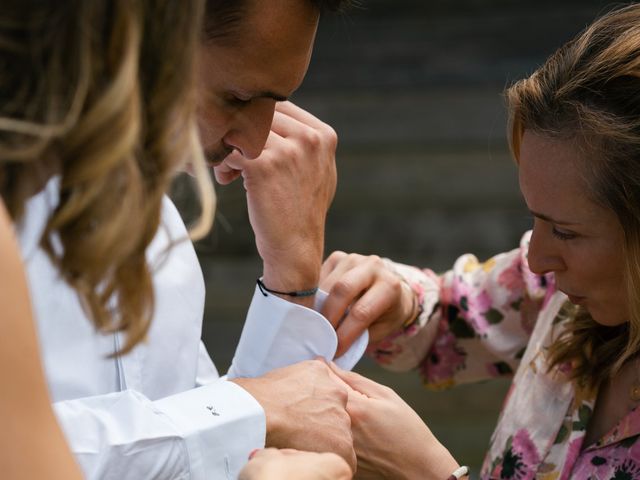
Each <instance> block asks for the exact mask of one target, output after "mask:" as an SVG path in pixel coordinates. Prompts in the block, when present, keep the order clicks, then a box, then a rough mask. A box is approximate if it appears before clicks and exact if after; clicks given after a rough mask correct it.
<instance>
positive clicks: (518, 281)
mask: <svg viewBox="0 0 640 480" xmlns="http://www.w3.org/2000/svg"><path fill="white" fill-rule="evenodd" d="M498 284H499V285H501V286H502V287H504V288H505V289H506V290H508V291H509V299H508V301H507V302H508V303H512V302H514V301H516V300H517V299H518V298H520V297H521V296H522V292H523V291H524V287H525V283H524V279H523V278H522V263H521V261H520V258H519V257H516V258H514V260H513V262H512V263H511V265H509V266H508V267H507V268H506V269H504V270H503V271H502V272H501V273H500V275H499V276H498Z"/></svg>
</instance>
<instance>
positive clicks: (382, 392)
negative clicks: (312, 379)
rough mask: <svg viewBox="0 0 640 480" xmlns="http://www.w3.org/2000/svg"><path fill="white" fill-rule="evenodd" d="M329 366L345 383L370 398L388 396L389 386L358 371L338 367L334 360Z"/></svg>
mask: <svg viewBox="0 0 640 480" xmlns="http://www.w3.org/2000/svg"><path fill="white" fill-rule="evenodd" d="M329 368H331V370H332V371H333V373H335V374H336V376H337V377H338V378H340V379H341V380H342V381H344V383H346V384H347V385H349V387H351V388H352V389H353V390H355V391H356V392H358V393H360V394H362V395H364V396H366V397H369V398H382V397H384V396H386V394H387V391H388V387H385V386H384V385H380V384H379V383H376V382H374V381H373V380H370V379H368V378H367V377H363V376H362V375H360V374H358V373H356V372H349V371H347V370H343V369H341V368H340V367H338V366H337V365H336V364H335V363H334V362H330V363H329Z"/></svg>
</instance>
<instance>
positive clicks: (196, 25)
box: [0, 0, 215, 353]
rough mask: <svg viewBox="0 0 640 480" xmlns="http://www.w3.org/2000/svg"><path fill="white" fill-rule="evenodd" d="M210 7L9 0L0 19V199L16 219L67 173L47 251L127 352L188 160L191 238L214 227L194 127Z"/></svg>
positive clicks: (143, 319) (145, 311) (138, 334)
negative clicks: (176, 180)
mask: <svg viewBox="0 0 640 480" xmlns="http://www.w3.org/2000/svg"><path fill="white" fill-rule="evenodd" d="M203 3H204V2H203V0H93V1H84V0H75V1H74V0H69V1H65V2H55V1H48V2H42V1H34V0H20V1H19V2H18V1H13V0H10V1H9V5H8V6H5V5H3V8H2V11H1V12H0V62H1V63H2V64H3V67H2V68H1V69H0V95H1V96H2V100H1V102H0V194H1V195H2V199H3V200H4V202H5V204H6V205H7V208H8V210H9V212H10V214H11V216H12V218H13V220H14V221H17V220H19V219H20V217H21V215H22V214H23V211H24V206H25V202H26V200H27V199H28V197H29V196H31V195H32V194H33V193H34V192H35V191H37V189H38V188H39V187H41V186H42V184H43V183H44V182H45V181H46V180H47V179H48V178H49V177H50V176H51V175H59V176H60V202H59V204H58V206H57V208H56V209H55V211H54V212H53V214H52V215H51V217H50V218H49V219H48V223H47V226H46V231H45V234H44V236H43V238H42V245H43V246H44V248H45V249H46V251H47V252H48V254H49V256H50V257H51V259H52V260H53V262H54V263H55V264H56V265H57V266H58V268H59V269H60V272H61V273H62V275H63V277H64V279H65V280H66V281H67V282H68V283H69V284H70V285H71V286H72V287H73V288H74V289H75V290H76V291H77V292H78V293H79V295H80V297H81V299H82V301H83V302H84V305H85V307H86V309H87V311H88V313H89V316H90V317H91V319H92V321H93V322H94V324H95V326H96V327H97V329H99V330H100V331H104V332H113V331H123V332H125V334H126V343H125V345H124V347H123V349H122V353H124V352H127V351H129V350H131V348H133V347H134V346H135V345H136V344H137V343H138V342H139V341H140V340H142V339H143V338H144V337H145V334H146V332H147V331H148V328H149V323H150V320H151V317H152V314H153V304H154V297H153V286H152V278H151V271H150V267H149V265H147V262H146V258H145V251H146V249H147V246H148V245H149V243H150V242H151V240H152V239H153V237H154V236H155V233H156V231H157V229H158V226H159V222H160V211H161V203H162V197H163V195H164V193H165V191H166V190H167V189H168V187H169V185H170V182H171V179H172V177H173V176H174V174H175V172H176V170H177V169H178V168H179V167H180V166H181V165H183V164H184V163H185V162H190V163H191V164H192V168H193V170H194V171H195V173H196V183H197V189H198V192H199V196H200V199H201V204H202V207H201V210H202V212H201V218H200V221H199V222H198V224H197V225H196V226H195V228H194V229H193V230H192V233H193V234H194V236H196V237H199V236H202V235H204V234H205V233H206V232H207V231H208V229H209V227H210V225H211V222H212V219H213V209H214V199H215V197H214V194H213V187H212V184H211V180H210V178H209V176H208V173H207V171H206V165H205V163H204V158H203V154H202V151H201V147H200V144H199V139H198V134H197V129H196V120H195V98H194V96H195V81H196V80H195V73H196V66H195V61H196V47H197V45H198V42H199V41H200V32H201V31H202V21H203V20H202V16H203V9H204V6H203ZM54 238H57V239H59V245H56V243H57V242H56V241H52V239H54ZM58 246H61V247H62V248H57V247H58Z"/></svg>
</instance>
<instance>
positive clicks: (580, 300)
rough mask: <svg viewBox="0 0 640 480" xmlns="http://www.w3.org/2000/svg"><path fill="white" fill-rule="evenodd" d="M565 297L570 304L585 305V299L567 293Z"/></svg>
mask: <svg viewBox="0 0 640 480" xmlns="http://www.w3.org/2000/svg"><path fill="white" fill-rule="evenodd" d="M566 295H567V297H568V298H569V301H570V302H571V303H573V304H574V305H583V306H584V305H585V304H586V302H587V297H580V296H578V295H571V294H569V293H566Z"/></svg>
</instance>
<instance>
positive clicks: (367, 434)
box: [323, 4, 640, 479]
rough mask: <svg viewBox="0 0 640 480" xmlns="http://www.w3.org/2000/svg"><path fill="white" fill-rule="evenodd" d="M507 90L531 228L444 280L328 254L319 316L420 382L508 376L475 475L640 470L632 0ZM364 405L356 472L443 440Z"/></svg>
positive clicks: (637, 123) (415, 459) (639, 237)
mask: <svg viewBox="0 0 640 480" xmlns="http://www.w3.org/2000/svg"><path fill="white" fill-rule="evenodd" d="M506 97H507V102H508V108H509V112H510V119H511V122H510V125H511V130H510V138H511V146H512V149H513V153H514V156H515V158H516V162H517V164H518V168H519V180H520V188H521V190H522V194H523V196H524V200H525V202H526V204H527V207H528V208H529V210H530V211H531V214H532V216H533V217H534V221H533V222H534V223H533V231H532V232H531V233H528V234H526V235H525V236H524V237H523V238H522V241H521V244H520V246H519V247H518V248H516V249H515V250H513V251H511V252H508V253H503V254H500V255H497V256H495V257H494V258H492V259H491V260H489V261H487V262H485V263H479V262H478V261H477V259H476V258H475V257H474V256H472V255H464V256H462V257H460V258H459V259H458V260H457V262H456V263H455V265H454V267H453V269H452V270H450V271H448V272H446V273H444V274H442V275H437V274H435V273H434V272H432V271H430V270H428V269H426V270H420V269H417V268H413V267H408V266H404V265H400V264H397V263H393V262H390V261H386V260H380V259H379V258H377V257H362V256H359V255H346V254H344V253H334V254H333V255H332V256H331V257H329V259H328V260H327V262H326V263H325V265H324V272H323V277H324V281H323V284H324V285H325V287H326V288H328V289H330V292H331V294H330V297H329V299H328V300H327V303H326V304H325V308H324V312H325V313H326V315H327V316H328V318H329V319H330V320H331V321H332V323H333V324H335V325H337V322H338V320H339V319H340V318H341V317H342V315H343V312H344V311H345V308H346V307H347V306H349V305H350V306H351V308H350V310H349V313H348V315H347V318H346V319H345V320H344V322H342V323H341V324H340V326H339V327H338V329H337V331H338V337H339V339H340V343H341V347H340V349H344V348H346V347H347V346H348V345H349V344H350V342H351V341H352V340H353V338H356V336H357V335H359V333H360V332H361V331H362V330H363V329H365V328H368V329H369V332H370V335H371V339H372V343H371V345H370V349H371V352H372V354H373V356H374V358H375V359H376V360H377V361H378V362H379V363H380V364H382V365H384V366H387V367H389V368H391V369H393V370H408V369H411V368H417V369H418V372H419V373H420V375H421V376H422V378H423V380H424V381H425V383H426V384H427V385H429V386H432V387H435V388H447V387H452V386H454V385H456V384H458V383H463V382H471V381H477V380H480V379H486V378H492V377H498V376H511V377H513V384H512V386H511V389H510V390H509V393H508V394H507V398H506V400H505V403H504V407H503V411H502V414H501V416H500V419H499V421H498V425H497V427H496V430H495V433H494V434H493V436H492V438H491V442H490V446H489V451H488V453H487V456H486V459H485V462H484V465H483V466H482V471H481V472H480V477H481V478H502V479H508V478H514V479H516V478H517V479H524V478H560V479H567V478H580V479H582V478H593V479H605V478H606V479H609V478H640V364H639V354H640V307H639V306H640V293H639V292H640V290H639V285H640V262H639V258H640V5H637V4H634V5H630V6H628V7H626V8H622V9H620V10H617V11H614V12H612V13H610V14H608V15H606V16H604V17H602V18H600V19H599V20H597V21H596V22H595V23H593V25H591V26H589V27H588V28H587V29H586V30H585V31H584V32H583V33H582V34H581V35H579V36H578V37H577V38H576V39H575V40H573V41H571V42H569V43H568V44H567V45H565V46H564V47H562V48H561V49H560V50H559V51H558V52H556V53H555V54H554V55H552V56H551V57H550V58H549V59H548V60H547V61H546V63H545V64H544V65H543V66H542V67H540V68H539V69H538V70H537V71H536V72H535V73H534V74H533V75H531V76H530V77H529V78H527V79H525V80H522V81H520V82H518V83H516V84H515V85H514V86H512V87H511V88H509V89H508V90H507V92H506ZM341 375H343V374H341ZM351 375H353V374H344V375H343V376H344V377H345V378H347V379H349V378H351ZM350 402H351V400H350ZM364 402H365V404H367V405H368V407H367V406H363V404H362V402H360V403H359V407H360V408H359V409H358V413H359V415H357V416H355V417H354V437H355V444H356V451H357V452H358V454H359V465H360V466H362V467H363V468H362V469H360V468H359V470H368V471H374V472H376V471H377V472H378V473H380V472H381V473H382V474H383V476H388V477H390V478H419V477H418V476H413V477H411V476H409V477H405V476H403V474H402V472H411V471H414V472H415V471H418V472H419V471H423V472H428V471H429V468H432V467H433V462H429V459H430V458H433V457H431V456H429V455H426V454H425V445H435V446H436V448H439V447H438V444H437V442H434V441H433V439H431V440H429V439H428V438H429V436H428V433H427V430H426V426H424V425H423V426H422V427H420V426H419V425H418V424H419V422H417V420H416V417H415V416H412V414H411V413H410V409H409V410H407V409H404V410H403V409H402V408H401V407H400V405H401V403H402V402H401V401H400V400H399V399H397V401H396V402H395V404H396V406H397V408H395V412H396V414H397V415H396V416H395V418H396V422H393V424H390V423H389V422H386V420H385V418H388V417H389V410H386V412H387V415H386V416H385V415H381V413H383V412H384V411H385V410H381V409H380V408H378V407H377V406H376V404H375V402H372V401H367V400H366V399H365V400H364ZM347 408H348V409H349V410H353V406H349V405H348V407H347ZM410 425H411V426H413V427H412V428H409V426H410ZM407 432H413V436H411V435H412V434H411V433H407ZM415 432H422V433H417V434H416V433H415ZM408 435H409V436H408ZM420 439H421V440H420ZM425 439H426V440H425ZM403 440H404V441H403ZM412 442H414V445H413V446H412V447H410V448H406V447H407V445H411V443H412ZM396 447H397V448H396ZM443 455H444V456H443V457H442V458H445V459H446V458H447V456H446V454H444V453H443ZM462 460H463V459H462ZM447 461H450V459H449V460H447ZM420 478H421V477H420Z"/></svg>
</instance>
